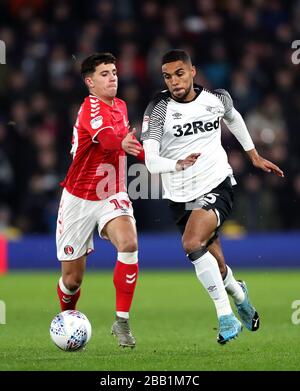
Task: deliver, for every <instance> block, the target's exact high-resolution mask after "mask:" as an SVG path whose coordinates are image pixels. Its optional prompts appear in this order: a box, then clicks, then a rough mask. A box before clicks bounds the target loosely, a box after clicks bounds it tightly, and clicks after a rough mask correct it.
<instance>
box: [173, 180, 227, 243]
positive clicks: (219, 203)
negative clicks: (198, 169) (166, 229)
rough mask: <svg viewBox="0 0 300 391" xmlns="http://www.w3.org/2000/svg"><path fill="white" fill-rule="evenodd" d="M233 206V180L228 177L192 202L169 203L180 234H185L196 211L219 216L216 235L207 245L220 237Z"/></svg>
mask: <svg viewBox="0 0 300 391" xmlns="http://www.w3.org/2000/svg"><path fill="white" fill-rule="evenodd" d="M232 206H233V188H232V184H231V180H230V178H229V177H227V178H226V179H225V180H224V181H223V182H222V183H220V184H219V185H218V186H217V187H215V188H214V189H212V190H211V191H210V192H208V193H206V194H203V195H202V196H200V197H198V198H196V199H195V200H193V201H190V202H174V201H169V208H170V210H171V213H172V216H173V220H174V221H175V223H176V225H177V227H178V228H179V230H180V232H181V233H182V234H183V232H184V230H185V226H186V224H187V221H188V219H189V217H190V215H191V213H192V211H193V210H194V209H205V210H210V209H212V210H213V211H214V212H215V213H216V215H217V217H218V215H219V219H220V224H219V226H218V227H217V229H216V231H215V235H214V236H213V237H212V238H211V239H210V241H209V242H208V243H207V245H209V244H211V243H212V242H213V241H214V240H215V239H216V238H217V237H218V234H217V232H218V230H219V228H220V227H221V225H222V224H223V223H224V221H225V220H226V219H227V218H228V216H229V215H230V213H231V210H232Z"/></svg>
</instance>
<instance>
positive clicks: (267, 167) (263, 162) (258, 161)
mask: <svg viewBox="0 0 300 391" xmlns="http://www.w3.org/2000/svg"><path fill="white" fill-rule="evenodd" d="M247 154H248V156H249V158H250V160H251V162H252V164H253V166H254V167H257V168H261V169H262V170H263V171H265V172H273V173H274V174H276V175H277V176H279V177H281V178H283V177H284V173H283V171H282V170H281V169H280V168H279V167H278V166H276V164H274V163H272V162H270V161H269V160H267V159H264V158H263V157H262V156H260V155H259V154H258V152H257V150H256V149H255V148H254V149H251V150H250V151H247Z"/></svg>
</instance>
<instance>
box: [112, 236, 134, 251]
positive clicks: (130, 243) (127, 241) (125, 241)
mask: <svg viewBox="0 0 300 391" xmlns="http://www.w3.org/2000/svg"><path fill="white" fill-rule="evenodd" d="M137 248H138V244H137V239H136V237H134V236H128V237H124V238H122V239H121V240H119V241H118V244H117V249H118V251H119V252H124V253H132V252H134V251H137Z"/></svg>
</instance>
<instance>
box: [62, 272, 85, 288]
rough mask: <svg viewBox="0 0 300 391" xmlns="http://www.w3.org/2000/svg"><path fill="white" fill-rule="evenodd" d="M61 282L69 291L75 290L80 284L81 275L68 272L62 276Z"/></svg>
mask: <svg viewBox="0 0 300 391" xmlns="http://www.w3.org/2000/svg"><path fill="white" fill-rule="evenodd" d="M63 283H64V286H65V287H66V288H67V289H69V291H76V290H77V289H79V288H80V286H81V283H82V277H81V276H79V275H77V274H68V275H67V276H65V277H64V278H63Z"/></svg>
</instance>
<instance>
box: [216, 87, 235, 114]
mask: <svg viewBox="0 0 300 391" xmlns="http://www.w3.org/2000/svg"><path fill="white" fill-rule="evenodd" d="M214 95H216V96H217V97H218V98H219V99H220V101H221V102H222V103H223V106H224V109H225V113H224V117H223V118H224V120H229V121H230V119H231V118H232V109H233V101H232V98H231V96H230V94H229V92H228V91H226V90H223V89H218V90H214Z"/></svg>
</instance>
